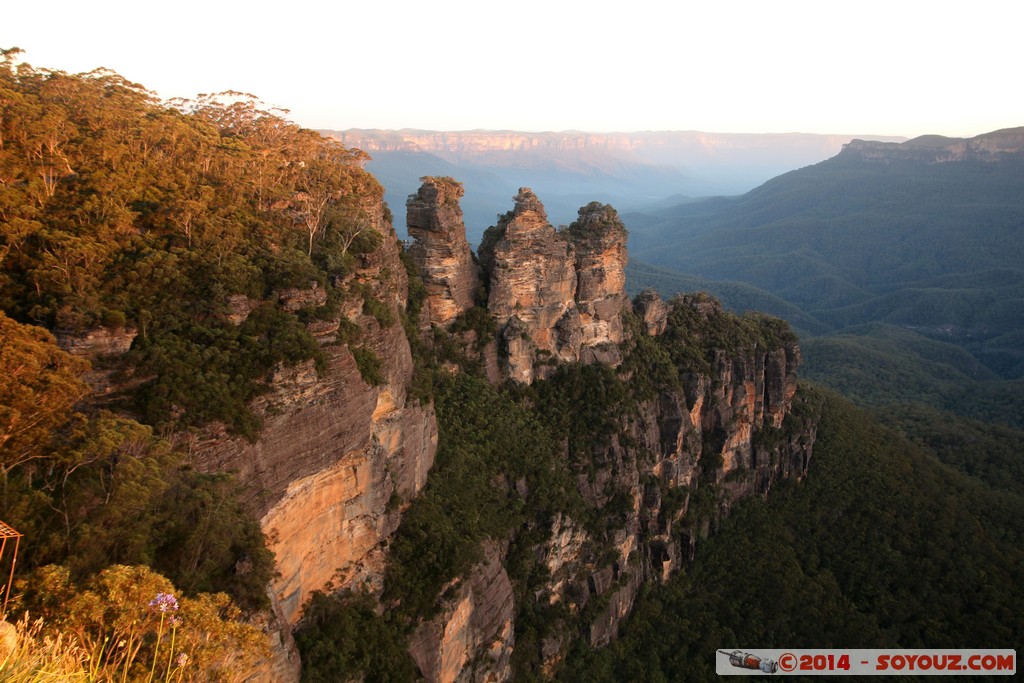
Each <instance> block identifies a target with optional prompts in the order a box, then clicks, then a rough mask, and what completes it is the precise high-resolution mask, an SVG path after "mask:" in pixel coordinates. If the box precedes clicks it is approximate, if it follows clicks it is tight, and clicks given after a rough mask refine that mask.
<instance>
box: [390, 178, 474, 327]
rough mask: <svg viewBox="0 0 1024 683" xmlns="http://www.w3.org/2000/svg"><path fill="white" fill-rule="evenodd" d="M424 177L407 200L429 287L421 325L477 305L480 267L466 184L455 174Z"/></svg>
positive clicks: (415, 250)
mask: <svg viewBox="0 0 1024 683" xmlns="http://www.w3.org/2000/svg"><path fill="white" fill-rule="evenodd" d="M422 181H423V185H421V186H420V189H419V191H418V192H417V193H416V194H414V195H410V196H409V200H408V202H407V203H406V224H407V226H408V230H409V236H410V237H412V238H413V240H414V241H413V243H412V244H411V245H410V246H409V254H410V256H412V258H413V260H414V261H415V262H416V265H417V266H418V267H419V270H420V274H421V275H422V277H423V284H424V286H425V287H426V290H427V296H426V299H425V302H424V309H423V311H421V313H420V323H421V324H422V325H424V326H425V327H429V326H430V325H431V324H434V325H441V326H444V325H446V324H448V323H449V322H451V321H452V320H454V319H455V318H456V316H458V315H459V314H460V313H462V312H463V311H465V310H466V309H468V308H470V307H471V306H472V305H473V303H474V296H475V293H476V290H477V287H478V286H479V283H480V274H479V270H480V269H479V267H478V266H477V265H476V264H475V263H474V261H473V253H472V251H471V250H470V248H469V242H467V241H466V225H465V223H464V222H463V220H462V209H461V208H460V206H459V198H460V197H462V194H463V190H462V185H461V184H460V183H458V182H456V181H454V180H452V179H451V178H434V177H426V178H422Z"/></svg>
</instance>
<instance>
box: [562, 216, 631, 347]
mask: <svg viewBox="0 0 1024 683" xmlns="http://www.w3.org/2000/svg"><path fill="white" fill-rule="evenodd" d="M568 237H569V241H570V242H571V243H572V245H573V247H574V249H575V252H576V309H577V311H578V312H579V317H580V328H581V340H580V346H581V354H580V360H581V361H584V362H593V361H596V360H600V361H603V362H606V363H610V364H612V365H615V364H617V363H618V361H619V355H618V351H619V348H618V345H619V344H620V343H622V341H623V338H624V335H623V328H622V310H623V308H624V307H625V306H626V305H627V304H628V303H629V299H628V297H627V296H626V262H627V261H628V257H627V254H626V238H627V234H626V226H625V225H623V224H622V221H621V220H620V219H619V215H618V213H616V212H615V209H613V208H612V207H611V206H608V205H606V204H601V203H599V202H591V203H590V204H587V205H586V206H585V207H583V208H582V209H580V210H579V218H578V219H577V220H576V221H575V222H574V223H573V224H572V225H570V226H569V229H568Z"/></svg>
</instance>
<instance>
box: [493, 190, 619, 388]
mask: <svg viewBox="0 0 1024 683" xmlns="http://www.w3.org/2000/svg"><path fill="white" fill-rule="evenodd" d="M515 201H516V205H515V209H514V210H513V211H512V212H511V214H507V215H506V216H505V217H503V218H502V220H501V221H499V224H498V225H497V226H495V227H494V228H491V229H489V230H488V231H487V232H486V233H485V234H484V239H483V242H482V243H481V245H480V260H481V262H482V263H483V265H484V270H485V271H486V276H487V278H488V283H489V295H488V303H487V307H488V309H489V310H490V311H491V313H492V314H494V316H495V318H496V321H497V326H498V342H499V353H500V355H501V358H502V360H503V361H504V363H503V370H504V376H505V377H506V378H509V379H512V380H514V381H516V382H520V383H523V384H529V383H530V382H532V381H533V380H534V379H535V378H543V377H546V376H548V375H549V374H550V372H551V370H552V368H553V367H554V365H555V364H556V363H557V362H574V361H582V362H595V361H598V360H600V361H603V362H606V363H610V364H612V365H614V364H616V363H618V361H619V354H618V347H617V345H618V344H619V343H620V342H621V341H622V340H623V329H622V319H621V312H622V308H623V306H624V305H625V304H626V302H627V298H626V295H625V267H626V261H627V257H626V229H625V226H623V224H622V221H620V220H619V217H618V215H617V214H616V213H615V210H614V209H613V208H611V207H610V206H605V205H602V204H599V203H597V202H593V203H591V204H589V205H588V206H586V207H584V208H582V209H580V211H579V220H578V221H576V222H575V223H573V224H572V226H570V227H569V229H568V230H566V231H564V232H559V231H556V230H555V229H554V228H553V227H552V226H551V225H550V224H549V223H548V221H547V215H546V214H545V212H544V206H543V205H542V204H541V202H540V200H539V199H538V198H537V196H536V195H534V194H533V192H532V191H531V190H530V189H529V188H521V189H520V191H519V194H518V195H517V196H516V198H515Z"/></svg>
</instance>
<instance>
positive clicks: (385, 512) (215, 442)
mask: <svg viewBox="0 0 1024 683" xmlns="http://www.w3.org/2000/svg"><path fill="white" fill-rule="evenodd" d="M366 210H367V213H368V214H369V215H370V216H371V218H372V220H373V224H374V226H375V228H376V229H377V230H378V231H379V232H381V233H382V234H383V236H384V239H383V241H382V245H381V247H380V248H379V249H378V250H377V251H375V252H373V253H371V254H368V255H364V256H361V257H360V259H361V261H360V263H359V264H358V268H357V269H356V270H355V272H354V273H352V274H351V275H350V277H349V280H348V281H347V282H345V283H339V285H341V286H344V287H349V288H351V287H352V286H353V285H358V286H359V287H361V288H363V289H364V290H365V288H369V291H370V293H371V295H372V297H373V298H374V299H376V300H377V301H379V302H381V303H382V304H383V305H384V306H386V307H387V308H388V310H390V311H391V314H392V317H393V318H394V320H395V321H397V320H398V311H399V310H401V308H403V307H404V305H405V298H406V296H407V283H406V280H405V270H404V267H403V266H402V264H401V262H400V260H399V251H398V250H399V246H398V242H397V238H396V236H395V233H394V230H393V228H392V227H391V225H390V224H388V223H387V222H386V221H385V220H384V218H383V206H382V204H381V202H380V199H379V198H377V201H376V203H375V204H372V205H369V206H368V207H366ZM322 296H323V290H322V289H321V290H319V291H317V289H316V288H314V287H311V288H310V290H309V291H302V290H296V291H291V290H289V291H287V292H282V293H281V294H280V299H281V303H282V305H284V306H288V305H290V304H294V302H297V301H314V302H315V301H319V300H320V299H321V297H322ZM342 314H343V315H344V316H345V317H347V318H348V319H349V321H351V322H352V323H354V324H355V325H357V326H358V327H359V329H360V330H361V331H362V332H361V333H362V339H363V341H362V343H363V344H364V345H365V346H366V347H367V348H368V349H370V350H371V351H372V352H373V353H375V354H376V355H377V356H378V357H379V358H380V360H381V363H382V368H383V371H384V381H383V383H382V384H381V385H380V386H370V385H368V384H367V383H366V382H365V381H363V378H362V376H361V374H360V371H359V368H358V366H357V363H356V361H355V358H354V357H353V355H352V353H351V351H350V350H349V348H348V347H347V346H346V345H344V344H336V343H334V341H335V338H336V334H337V331H338V328H339V325H340V323H339V321H338V320H334V321H320V322H316V323H311V324H310V331H311V332H313V333H314V335H315V336H317V338H318V339H320V340H321V342H322V343H323V344H324V346H323V350H324V351H325V353H326V356H327V368H326V371H325V372H323V373H322V374H321V375H319V376H318V374H317V372H316V371H315V369H314V368H313V365H312V362H307V363H303V364H299V365H297V366H295V367H290V368H289V367H282V368H280V369H279V370H278V372H277V373H276V375H275V377H274V378H273V383H272V391H271V392H269V393H268V394H265V395H263V396H261V397H259V398H258V399H257V400H256V401H255V403H254V405H253V408H254V410H255V411H256V412H257V413H258V414H259V415H260V416H261V418H262V422H263V429H262V432H261V434H260V438H259V440H258V441H256V442H255V443H250V442H248V441H246V440H244V439H241V438H233V437H230V436H228V435H227V434H226V433H225V432H224V431H223V429H216V428H210V429H207V430H206V431H205V432H204V433H202V434H200V435H198V436H197V437H196V439H195V441H194V443H193V445H192V447H193V452H194V453H195V456H196V459H197V462H198V463H199V465H200V466H201V467H203V468H206V469H209V470H218V471H235V472H237V473H238V477H239V479H240V481H241V482H242V484H243V485H244V486H245V488H246V490H247V491H248V492H249V495H250V500H249V502H250V505H251V506H252V508H253V509H254V510H256V511H257V513H258V515H259V516H260V519H261V525H262V527H263V529H264V532H265V533H266V534H267V536H268V538H269V540H270V544H269V545H270V549H271V550H272V551H273V552H274V554H275V556H276V558H277V571H278V572H279V575H278V576H277V578H275V580H274V581H273V583H272V585H271V586H270V593H271V597H272V600H273V604H274V608H275V612H276V614H277V615H278V618H279V620H280V622H281V624H282V631H281V632H280V633H277V634H272V636H271V637H272V639H276V643H277V646H278V647H277V649H276V651H275V653H274V654H275V659H274V660H273V661H272V662H269V663H268V667H267V669H266V670H265V671H261V672H256V674H257V675H256V677H255V678H253V679H250V680H265V681H287V680H296V677H297V672H298V669H297V667H296V666H295V663H296V662H297V658H296V657H295V655H294V653H293V652H291V651H290V650H289V648H290V646H291V639H290V634H289V631H290V628H291V627H292V626H294V624H295V622H296V621H297V620H298V618H299V617H300V616H301V614H300V610H301V608H302V606H303V604H304V603H305V601H306V600H307V599H308V597H309V594H310V593H311V592H312V591H314V590H319V589H323V588H324V587H325V585H327V584H328V583H329V582H330V583H332V585H333V586H334V587H335V588H344V587H346V586H349V585H352V584H354V583H356V582H358V583H359V584H360V585H366V586H370V587H373V586H379V585H380V582H381V577H382V575H383V566H384V561H385V546H386V543H387V540H388V539H389V538H390V536H391V534H393V533H394V531H395V529H396V528H397V527H398V524H399V521H400V519H401V509H402V505H401V503H402V502H403V501H408V500H410V499H411V498H412V497H414V496H415V495H416V493H417V492H418V491H419V490H420V489H421V488H422V487H423V485H424V483H425V482H426V477H427V473H428V471H429V470H430V467H431V465H432V463H433V459H434V453H435V452H436V448H437V424H436V419H435V416H434V411H433V407H432V406H431V405H429V404H427V405H418V404H414V403H412V402H410V401H409V400H408V399H407V396H406V388H407V386H408V385H409V381H410V377H411V375H412V367H413V364H412V356H411V353H410V349H409V343H408V341H407V339H406V337H405V334H404V331H403V330H402V327H401V325H399V324H398V323H397V322H394V323H392V324H384V325H382V324H381V323H380V322H379V321H378V320H377V319H376V318H375V317H374V316H372V315H369V314H367V313H364V306H363V301H362V299H361V298H360V297H357V296H353V297H350V298H349V299H347V300H346V302H345V304H344V306H343V310H342Z"/></svg>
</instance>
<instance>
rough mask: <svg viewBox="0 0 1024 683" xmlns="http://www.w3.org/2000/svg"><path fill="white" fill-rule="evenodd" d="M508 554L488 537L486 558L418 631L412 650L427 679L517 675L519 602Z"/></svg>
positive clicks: (486, 679) (485, 681) (475, 681)
mask: <svg viewBox="0 0 1024 683" xmlns="http://www.w3.org/2000/svg"><path fill="white" fill-rule="evenodd" d="M503 560H504V553H503V552H502V549H501V547H500V546H499V545H498V544H497V543H494V542H488V543H485V544H484V559H483V561H482V562H480V563H479V564H477V565H476V566H475V567H473V569H472V570H470V572H469V578H468V580H467V581H465V582H463V583H462V584H461V585H460V586H459V588H458V590H456V591H455V593H454V595H453V596H452V597H450V598H448V599H446V600H445V604H444V606H443V608H442V611H441V614H440V615H438V616H437V617H435V618H434V619H432V620H430V621H428V622H426V623H424V624H421V625H420V626H419V628H417V629H416V631H415V633H413V635H412V637H411V638H410V642H409V653H410V654H411V655H412V658H413V661H415V662H416V666H417V667H418V668H419V670H420V673H421V674H422V675H423V677H424V678H425V679H426V680H428V681H437V682H438V683H454V682H455V681H465V682H467V683H491V682H492V681H507V680H510V679H511V677H512V666H511V659H512V650H513V648H514V647H515V627H514V623H515V622H514V619H515V603H514V601H513V595H512V583H511V582H510V581H509V578H508V574H507V573H506V572H505V567H504V566H503V565H502V561H503Z"/></svg>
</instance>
